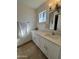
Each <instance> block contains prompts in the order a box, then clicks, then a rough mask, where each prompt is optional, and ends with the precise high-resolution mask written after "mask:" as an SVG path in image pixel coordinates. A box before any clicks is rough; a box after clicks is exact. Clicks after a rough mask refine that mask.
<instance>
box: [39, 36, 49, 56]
mask: <svg viewBox="0 0 79 59" xmlns="http://www.w3.org/2000/svg"><path fill="white" fill-rule="evenodd" d="M45 42H46V39H45V38H43V37H41V36H40V49H41V51H42V52H43V53H44V54H45V55H46V56H48V55H47V45H46V44H45Z"/></svg>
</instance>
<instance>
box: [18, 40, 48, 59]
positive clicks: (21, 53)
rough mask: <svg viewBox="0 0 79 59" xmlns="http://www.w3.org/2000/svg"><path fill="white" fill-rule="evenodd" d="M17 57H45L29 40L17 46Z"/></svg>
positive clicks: (22, 58) (36, 58) (31, 58)
mask: <svg viewBox="0 0 79 59" xmlns="http://www.w3.org/2000/svg"><path fill="white" fill-rule="evenodd" d="M17 59H47V58H46V57H45V56H44V55H43V53H42V52H41V51H40V49H39V48H38V47H37V46H36V45H35V44H34V43H33V42H32V41H31V42H29V43H27V44H25V45H23V46H21V47H19V48H17Z"/></svg>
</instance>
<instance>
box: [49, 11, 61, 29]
mask: <svg viewBox="0 0 79 59" xmlns="http://www.w3.org/2000/svg"><path fill="white" fill-rule="evenodd" d="M59 15H60V14H59V13H58V12H57V11H55V12H50V13H49V28H50V29H53V30H57V24H58V19H59Z"/></svg>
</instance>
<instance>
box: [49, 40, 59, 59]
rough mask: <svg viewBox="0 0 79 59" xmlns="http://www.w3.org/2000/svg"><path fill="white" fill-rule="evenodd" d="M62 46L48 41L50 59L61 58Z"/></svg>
mask: <svg viewBox="0 0 79 59" xmlns="http://www.w3.org/2000/svg"><path fill="white" fill-rule="evenodd" d="M59 52H60V47H59V46H57V45H55V44H54V43H52V42H49V41H48V59H58V58H59Z"/></svg>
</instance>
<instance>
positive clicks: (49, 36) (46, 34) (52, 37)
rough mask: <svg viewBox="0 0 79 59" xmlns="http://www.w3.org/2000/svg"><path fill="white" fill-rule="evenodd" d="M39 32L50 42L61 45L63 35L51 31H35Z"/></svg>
mask: <svg viewBox="0 0 79 59" xmlns="http://www.w3.org/2000/svg"><path fill="white" fill-rule="evenodd" d="M33 32H35V33H37V34H39V35H40V36H42V37H43V38H45V39H47V40H49V41H50V42H52V43H55V44H57V45H58V46H61V35H60V34H57V33H56V34H55V35H52V34H51V33H49V32H42V31H39V30H37V31H33Z"/></svg>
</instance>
